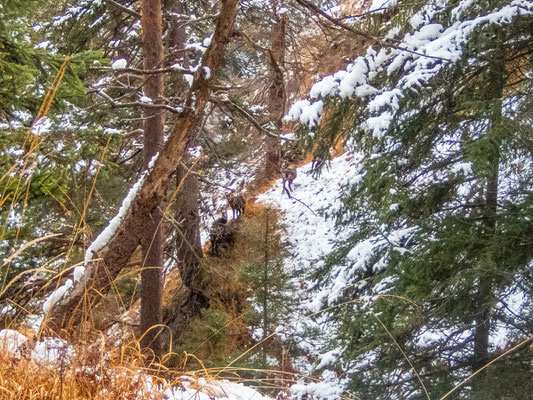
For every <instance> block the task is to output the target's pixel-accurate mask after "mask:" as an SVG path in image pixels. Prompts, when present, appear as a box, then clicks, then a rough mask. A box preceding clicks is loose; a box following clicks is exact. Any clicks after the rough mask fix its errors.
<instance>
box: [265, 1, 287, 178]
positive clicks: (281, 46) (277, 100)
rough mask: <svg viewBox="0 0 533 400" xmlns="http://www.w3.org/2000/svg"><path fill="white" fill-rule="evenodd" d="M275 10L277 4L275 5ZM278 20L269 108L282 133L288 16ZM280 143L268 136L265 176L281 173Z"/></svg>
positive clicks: (271, 55) (274, 28) (271, 53)
mask: <svg viewBox="0 0 533 400" xmlns="http://www.w3.org/2000/svg"><path fill="white" fill-rule="evenodd" d="M273 8H274V12H275V11H276V8H278V6H277V5H273ZM275 18H276V22H275V23H274V25H273V26H272V43H271V46H270V51H269V54H268V58H269V65H270V77H271V82H270V86H269V88H268V102H269V105H268V108H269V113H270V115H271V117H272V119H273V120H272V122H273V124H274V126H275V127H276V132H275V133H276V134H277V135H279V134H281V129H282V127H283V115H284V114H285V103H286V95H285V82H284V79H283V69H282V68H283V64H284V62H285V47H286V46H285V36H286V29H287V16H286V15H285V14H282V15H276V16H275ZM279 166H280V143H279V139H278V138H276V137H271V136H267V137H266V164H265V176H266V177H267V178H271V177H273V176H276V175H277V174H278V173H279Z"/></svg>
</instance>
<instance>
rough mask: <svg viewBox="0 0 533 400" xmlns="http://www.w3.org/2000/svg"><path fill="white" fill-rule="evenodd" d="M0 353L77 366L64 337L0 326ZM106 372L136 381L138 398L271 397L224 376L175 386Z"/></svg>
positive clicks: (248, 399)
mask: <svg viewBox="0 0 533 400" xmlns="http://www.w3.org/2000/svg"><path fill="white" fill-rule="evenodd" d="M0 356H1V357H2V359H3V360H5V361H9V360H17V361H20V360H21V359H26V360H28V361H30V362H32V363H34V364H33V365H36V366H37V367H48V369H47V371H54V369H60V368H61V369H62V368H64V367H66V366H69V365H71V362H72V366H73V367H75V368H79V367H80V366H79V365H74V364H75V363H74V362H73V360H74V358H75V357H76V352H75V350H74V348H73V347H72V346H70V345H69V344H68V342H67V341H66V340H63V339H59V338H54V337H47V338H42V339H41V340H40V341H39V342H36V343H34V342H33V341H32V340H30V339H29V338H28V337H26V336H25V335H23V334H22V333H19V332H17V331H15V330H11V329H3V330H0ZM107 372H108V373H112V377H111V379H117V380H120V379H121V378H125V377H127V378H129V379H133V380H135V381H138V382H139V383H140V387H141V389H140V392H139V393H138V397H137V398H139V399H141V398H142V399H152V398H153V399H165V400H215V399H227V400H271V399H270V398H269V397H267V396H263V395H262V394H261V393H259V392H257V391H256V390H255V389H253V388H250V387H247V386H244V385H243V384H242V383H235V382H230V381H227V380H216V379H212V380H211V379H210V380H206V379H204V378H191V377H189V376H183V377H181V378H180V379H179V383H178V384H176V385H175V386H169V385H166V386H162V385H161V384H154V383H153V379H152V378H151V377H150V376H147V375H145V374H143V373H142V372H141V371H137V372H136V373H134V374H133V376H132V375H131V371H129V370H128V369H123V368H118V367H114V368H111V369H109V370H108V371H107ZM125 374H127V375H125ZM104 390H105V389H104Z"/></svg>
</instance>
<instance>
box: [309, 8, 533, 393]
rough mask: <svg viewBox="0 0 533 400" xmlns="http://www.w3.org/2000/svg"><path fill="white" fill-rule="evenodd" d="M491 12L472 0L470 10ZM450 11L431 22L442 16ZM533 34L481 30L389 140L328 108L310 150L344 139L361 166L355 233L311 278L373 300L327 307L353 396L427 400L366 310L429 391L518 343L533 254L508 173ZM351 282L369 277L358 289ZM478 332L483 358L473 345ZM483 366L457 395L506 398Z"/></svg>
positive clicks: (517, 181) (522, 206)
mask: <svg viewBox="0 0 533 400" xmlns="http://www.w3.org/2000/svg"><path fill="white" fill-rule="evenodd" d="M489 3H490V4H489ZM502 4H503V3H502ZM495 6H496V4H493V3H492V2H488V3H487V4H484V3H483V4H476V7H474V8H473V9H472V10H473V11H472V15H480V14H482V13H483V12H482V11H481V10H485V11H486V10H488V9H490V7H495ZM446 13H447V11H446V10H445V11H443V12H442V13H440V14H438V15H439V18H441V19H440V21H443V22H445V21H446V18H448V17H449V16H448V17H447V16H446ZM394 23H395V24H397V25H398V26H400V25H402V24H401V23H400V22H394ZM517 25H521V28H520V29H519V28H518V26H517ZM532 26H533V25H532V20H531V18H527V17H526V18H523V19H520V20H519V23H517V24H514V25H513V26H511V25H505V26H504V27H502V26H496V27H493V26H487V27H484V28H483V29H480V30H479V31H478V32H476V34H474V35H473V36H472V38H471V40H470V41H469V44H468V45H467V46H466V48H465V54H464V56H463V59H462V60H461V61H459V62H457V63H455V64H451V65H447V66H446V68H443V69H442V70H441V72H440V73H439V74H438V75H437V76H436V77H435V78H434V79H432V80H431V81H430V82H429V83H428V84H427V85H420V87H417V88H416V90H413V91H409V90H404V91H403V92H402V96H401V98H400V101H399V105H398V110H397V112H396V113H395V114H394V115H395V117H394V120H393V121H392V123H391V125H390V128H389V129H388V131H387V132H386V134H385V136H384V137H376V136H375V135H372V134H371V133H369V131H368V130H367V129H365V121H367V119H368V118H369V117H371V116H373V115H374V114H371V113H369V111H368V110H367V108H366V104H365V103H364V102H363V101H362V100H361V99H359V100H358V101H352V102H351V103H352V106H351V107H350V106H347V105H346V104H345V103H346V100H343V101H340V100H336V101H331V100H330V101H329V103H328V106H329V108H328V110H327V112H326V113H325V122H324V124H323V125H322V126H321V128H320V129H318V130H317V132H316V135H315V137H314V138H313V141H312V143H311V145H315V146H319V145H320V144H321V143H331V140H330V138H331V137H332V133H333V134H337V135H339V134H341V135H343V136H344V137H346V138H349V142H350V143H351V145H352V146H353V148H354V149H353V150H355V151H359V152H361V153H362V156H363V160H362V161H361V164H360V166H361V179H360V180H358V181H357V183H355V184H353V185H352V186H351V187H349V188H347V190H346V191H345V193H344V194H343V198H342V201H343V207H342V208H341V209H340V211H339V213H338V215H337V216H338V221H339V224H340V225H345V226H346V228H345V229H349V231H350V232H351V236H350V237H349V239H348V240H347V241H343V242H339V243H338V249H337V251H336V252H335V253H334V254H332V255H330V256H329V257H328V258H327V259H326V263H325V264H324V267H323V268H321V269H320V270H319V271H318V272H317V275H316V277H317V278H319V279H320V280H321V282H322V285H328V284H329V282H330V281H329V280H334V279H335V278H336V277H337V276H338V275H341V274H346V275H348V276H350V279H349V281H348V282H347V285H348V286H347V288H346V290H343V291H342V292H341V293H340V294H339V298H338V299H337V302H338V303H343V302H348V301H350V300H353V299H358V298H366V299H368V300H366V302H367V304H366V305H365V306H361V305H360V304H358V303H356V304H350V305H343V306H342V307H338V308H333V309H331V310H330V311H328V313H329V315H330V316H331V318H332V320H333V321H335V322H336V323H339V324H341V328H340V329H339V331H338V333H337V337H336V338H335V339H334V340H333V342H334V343H335V346H337V347H338V348H342V349H344V353H343V357H342V362H344V365H345V366H346V367H347V368H348V366H354V365H355V367H353V370H352V372H353V374H352V378H351V384H350V389H352V390H354V392H355V393H356V394H357V395H358V396H361V397H362V398H373V399H374V398H375V399H380V398H383V399H388V398H391V396H392V397H399V398H424V394H423V392H422V391H421V390H420V386H419V384H418V383H417V380H416V378H415V377H413V376H412V374H411V373H410V372H404V371H410V370H411V367H410V365H409V364H407V363H406V360H405V357H404V356H403V355H402V354H401V352H399V349H398V348H397V346H396V345H395V344H394V343H393V341H392V340H391V338H390V336H389V335H388V333H387V332H385V330H384V328H383V326H382V325H381V324H380V323H378V322H377V319H376V318H375V316H374V315H373V314H372V313H371V312H369V308H370V309H371V310H372V312H373V313H374V314H375V315H376V316H379V318H380V319H381V320H382V322H383V324H384V325H385V326H386V327H387V329H388V330H389V332H390V333H391V335H392V336H393V337H394V338H395V340H396V341H397V342H398V343H399V345H400V347H402V349H403V350H404V351H405V352H406V354H407V355H408V357H409V358H410V360H411V361H412V362H413V364H414V366H415V368H416V369H417V371H418V372H419V373H420V374H421V375H423V376H425V379H424V382H425V384H426V386H427V388H428V390H429V393H430V395H431V396H432V397H437V396H441V395H442V394H444V393H446V391H448V390H449V389H451V386H450V385H452V386H453V384H452V383H451V382H459V381H460V380H461V379H463V378H464V377H466V376H468V375H469V374H470V373H472V372H474V371H475V370H476V369H477V368H479V367H480V366H481V365H483V364H484V363H486V362H487V361H489V360H490V359H491V357H494V356H496V355H497V354H499V353H501V351H502V349H501V348H497V347H496V345H495V344H493V343H494V342H493V341H495V337H496V333H495V332H500V333H499V335H503V336H504V337H505V342H506V343H507V344H508V346H511V345H512V344H516V343H518V342H519V341H520V340H523V339H524V338H525V337H526V336H527V333H526V332H528V328H525V327H526V326H528V324H531V321H532V318H533V314H532V310H531V307H530V305H531V304H532V292H531V285H530V284H529V285H528V284H526V285H525V286H524V280H523V276H524V274H528V273H527V272H526V271H528V270H529V269H530V266H531V262H532V260H533V252H532V251H531V246H530V244H531V240H530V237H531V233H532V232H531V229H532V228H531V223H530V221H531V218H532V215H531V202H532V201H533V198H532V196H531V191H530V190H529V188H530V187H531V185H532V184H533V174H531V173H530V172H529V171H525V170H524V169H520V170H519V168H518V167H517V166H518V165H524V163H526V164H528V165H529V161H526V160H530V159H531V157H532V153H531V151H532V150H531V149H533V147H531V131H530V128H529V126H530V124H531V115H532V110H533V102H532V101H531V89H532V87H533V85H532V81H531V75H528V76H529V78H525V75H524V71H528V73H527V74H530V73H531V71H533V65H532V63H531V57H530V55H529V53H528V51H527V50H526V48H527V47H528V46H530V45H531V43H532V37H531V35H530V33H531V32H532V30H531V27H532ZM402 29H405V26H402ZM526 31H527V32H529V33H528V34H526V35H525V36H523V33H524V32H526ZM519 38H520V39H519ZM526 43H528V44H527V45H526ZM518 60H520V61H518ZM518 65H520V67H518ZM408 68H409V65H408V64H406V66H405V69H407V70H408ZM397 71H398V72H396V73H395V74H388V73H385V72H381V73H379V74H378V75H377V76H376V77H375V79H374V80H373V83H374V84H375V85H376V87H378V88H379V89H381V90H391V89H393V88H395V87H401V79H402V77H403V74H404V70H402V68H400V69H398V70H397ZM527 74H526V75H527ZM519 76H520V77H521V78H518V77H519ZM396 85H397V86H396ZM496 191H497V196H495V195H494V193H495V192H496ZM363 245H364V246H365V248H364V251H363V253H364V254H362V255H360V257H361V258H362V260H360V259H357V257H356V258H354V256H353V255H352V254H351V251H352V250H353V249H354V248H358V246H363ZM360 280H367V282H366V283H365V284H364V285H362V284H356V283H357V282H358V281H360ZM526 280H527V279H526ZM350 283H353V285H349V284H350ZM381 293H385V294H386V296H390V295H392V297H379V294H381ZM509 293H513V294H514V296H518V297H520V298H521V300H520V302H523V304H524V306H523V307H522V308H520V310H519V311H518V310H516V309H514V310H513V311H512V312H511V313H509V311H508V310H506V306H505V304H507V301H508V296H509ZM375 295H378V296H377V297H366V296H375ZM412 302H414V303H412ZM414 304H416V305H414ZM528 305H529V306H528ZM480 315H484V316H485V317H484V319H483V320H481V319H480ZM511 319H516V320H519V321H520V322H519V323H518V325H515V324H514V322H513V323H510V320H511ZM486 327H488V328H487V329H485V328H486ZM501 332H505V333H501ZM483 335H485V336H483ZM483 337H486V338H488V339H487V340H488V341H489V344H488V345H487V346H486V347H485V350H486V352H487V354H488V358H485V357H486V356H484V355H483V351H480V350H479V347H477V348H476V349H474V348H473V346H472V343H473V341H478V342H479V341H482V340H483ZM525 352H526V350H522V353H521V354H520V355H518V356H517V357H516V359H514V358H511V359H510V360H509V364H512V363H514V362H516V365H517V370H516V373H517V375H520V377H521V378H518V379H527V378H526V376H527V374H528V373H529V374H530V373H531V365H529V366H525V365H524V364H522V363H521V361H520V360H521V359H522V357H523V355H524V353H525ZM480 358H481V359H480ZM491 368H493V369H492V372H491V373H480V374H478V375H477V376H476V378H475V379H473V380H472V381H473V383H471V384H470V386H467V387H466V388H465V389H464V390H463V393H467V394H466V396H473V397H472V398H474V397H475V398H486V396H489V397H490V396H492V394H491V395H488V393H491V392H490V389H488V388H489V387H491V388H493V387H494V386H497V385H501V386H500V387H499V388H500V389H501V391H500V390H499V389H494V390H495V391H496V392H498V393H501V396H509V394H504V393H510V391H512V387H511V385H507V383H508V382H507V381H506V378H505V377H506V374H507V373H508V372H507V371H506V370H507V368H509V366H508V365H507V366H501V368H500V367H498V366H492V367H491ZM485 374H486V375H485ZM395 381H401V382H402V383H401V384H397V383H395ZM495 382H499V383H497V384H496V383H495ZM469 390H470V391H469ZM527 390H530V389H527ZM530 395H531V394H530V392H524V393H522V396H526V397H527V396H530ZM484 396H485V397H484ZM495 398H496V397H495ZM502 398H504V397H502ZM509 398H514V397H512V395H511V397H509Z"/></svg>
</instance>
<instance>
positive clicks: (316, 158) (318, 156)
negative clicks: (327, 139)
mask: <svg viewBox="0 0 533 400" xmlns="http://www.w3.org/2000/svg"><path fill="white" fill-rule="evenodd" d="M323 163H324V157H323V155H322V153H321V152H319V151H314V152H313V161H312V162H311V169H312V170H313V169H317V168H318V167H320V166H321V165H322V164H323Z"/></svg>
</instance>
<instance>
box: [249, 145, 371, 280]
mask: <svg viewBox="0 0 533 400" xmlns="http://www.w3.org/2000/svg"><path fill="white" fill-rule="evenodd" d="M360 159H361V156H360V155H359V154H354V153H349V152H348V153H345V154H343V155H342V156H340V157H337V158H335V159H334V160H332V161H331V162H330V163H329V165H327V166H325V167H323V169H322V171H321V174H320V176H319V177H317V178H316V179H315V178H314V177H313V176H312V168H311V164H307V165H304V166H303V167H301V168H298V172H297V174H298V175H297V177H296V179H295V180H294V182H293V192H292V196H293V197H294V198H293V199H290V198H289V197H288V196H287V195H286V194H285V193H282V181H281V179H280V180H278V181H277V182H276V183H275V185H274V186H273V188H272V189H270V190H269V191H267V192H266V193H264V194H262V195H260V196H258V198H257V201H259V202H261V203H264V204H267V205H268V204H270V205H272V206H274V207H275V208H277V209H279V210H280V211H281V212H282V214H283V218H282V221H281V223H282V224H283V225H284V226H285V229H286V236H285V238H286V239H287V240H288V241H289V242H290V245H291V252H292V258H291V259H290V260H288V261H287V268H288V270H289V271H295V270H304V271H306V272H313V271H314V270H315V267H316V263H317V261H318V259H319V258H321V257H322V256H324V255H326V254H328V253H330V252H331V251H332V250H333V242H334V240H336V239H338V234H339V233H338V232H337V231H336V230H335V221H334V219H333V218H332V217H333V214H334V213H335V212H336V210H337V209H338V207H339V206H340V203H339V193H341V192H342V191H343V190H344V186H345V185H347V184H348V183H350V182H351V181H352V180H353V178H354V176H358V175H359V167H358V162H359V161H360ZM298 200H300V201H298Z"/></svg>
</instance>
